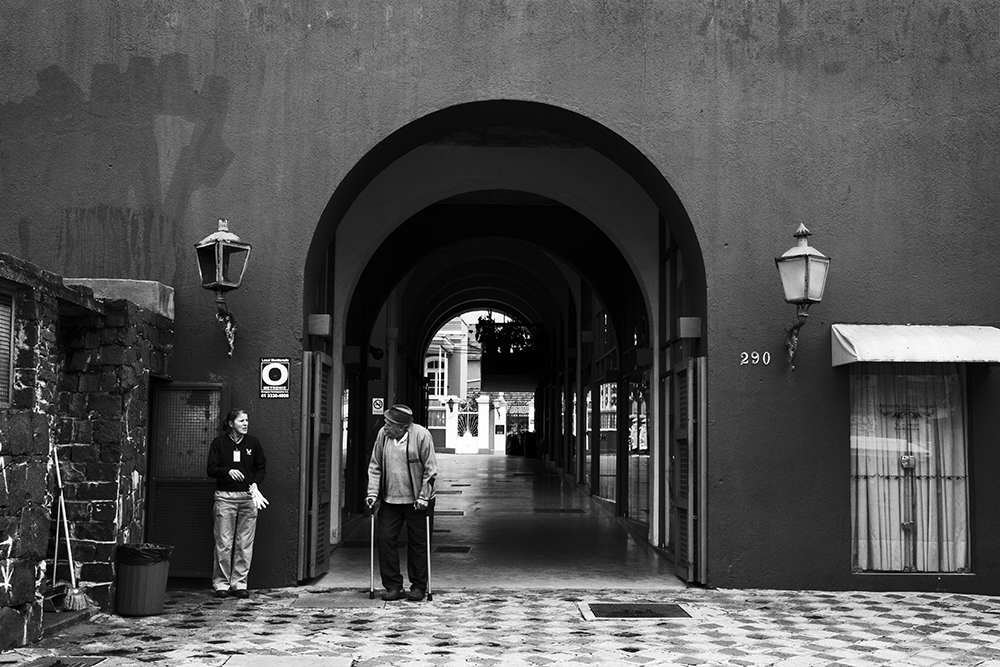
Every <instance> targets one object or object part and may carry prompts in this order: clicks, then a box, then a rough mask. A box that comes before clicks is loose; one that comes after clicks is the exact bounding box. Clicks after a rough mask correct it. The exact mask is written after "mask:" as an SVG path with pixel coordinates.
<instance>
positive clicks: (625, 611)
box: [579, 602, 691, 621]
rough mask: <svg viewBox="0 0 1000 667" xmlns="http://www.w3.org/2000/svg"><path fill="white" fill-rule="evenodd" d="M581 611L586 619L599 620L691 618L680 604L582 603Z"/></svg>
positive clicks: (580, 605) (580, 604)
mask: <svg viewBox="0 0 1000 667" xmlns="http://www.w3.org/2000/svg"><path fill="white" fill-rule="evenodd" d="M579 607H580V611H581V612H583V616H584V618H586V619H587V620H590V621H593V620H598V619H619V618H627V619H642V618H691V614H689V613H688V612H687V610H685V609H684V607H682V606H681V605H679V604H674V603H663V602H629V603H625V602H581V603H579Z"/></svg>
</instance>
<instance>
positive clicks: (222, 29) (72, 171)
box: [0, 0, 1000, 587]
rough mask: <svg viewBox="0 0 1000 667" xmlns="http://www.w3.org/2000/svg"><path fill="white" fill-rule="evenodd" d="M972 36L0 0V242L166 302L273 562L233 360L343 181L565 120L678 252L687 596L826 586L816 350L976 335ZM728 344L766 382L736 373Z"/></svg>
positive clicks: (369, 5) (279, 528)
mask: <svg viewBox="0 0 1000 667" xmlns="http://www.w3.org/2000/svg"><path fill="white" fill-rule="evenodd" d="M996 17H997V14H996V8H995V5H994V4H993V3H992V2H989V1H987V0H973V1H971V2H964V1H959V0H951V1H949V0H945V1H940V2H939V1H932V0H920V1H918V2H910V1H906V2H902V1H897V2H884V3H859V2H856V1H853V0H833V1H824V2H819V1H815V0H814V1H810V0H794V1H790V2H784V1H777V2H758V3H747V2H742V1H741V2H716V3H705V2H700V1H694V0H687V1H684V2H671V3H634V2H602V3H598V2H595V3H582V2H570V1H567V2H541V1H530V0H508V1H506V2H492V3H452V2H441V1H439V0H435V1H430V2H423V3H398V4H397V3H390V2H363V3H361V2H354V3H348V2H321V1H312V2H302V3H288V2H280V1H278V0H265V1H261V2H255V3H244V2H236V1H235V0H222V1H220V2H216V3H198V2H180V1H169V2H168V1H160V2H156V1H150V2H144V3H132V2H125V1H124V0H120V1H119V2H96V1H84V2H73V3H71V2H64V3H58V2H45V3H38V2H29V1H28V0H17V1H14V2H8V3H6V4H5V7H4V23H3V27H2V30H3V40H2V41H0V104H2V106H0V142H2V143H0V150H2V156H3V160H2V164H0V239H2V241H0V244H2V250H3V251H5V252H10V253H12V254H15V255H18V256H21V257H24V258H26V259H29V260H31V261H33V262H35V263H37V264H39V265H41V266H42V267H44V268H46V269H49V270H53V271H58V272H59V273H62V274H65V275H78V276H87V277H110V278H126V277H127V278H140V279H149V280H157V281H160V282H163V283H165V284H167V285H170V286H172V287H174V288H175V290H176V315H177V333H176V345H177V351H178V354H177V355H176V363H175V366H174V373H175V377H177V378H179V379H186V380H199V379H204V380H209V379H213V380H215V379H217V380H223V381H225V382H226V383H227V384H228V385H229V386H230V387H231V388H232V390H233V398H234V400H235V401H236V402H238V403H246V404H249V409H250V411H251V421H252V423H253V424H254V425H255V426H254V428H255V429H260V430H259V431H258V434H259V435H261V436H262V439H263V440H264V442H265V443H267V445H268V451H269V456H270V453H271V452H274V453H275V454H274V462H275V464H274V466H273V468H272V472H271V473H269V475H270V478H269V483H268V488H269V489H272V490H273V491H272V494H273V497H272V495H271V494H269V497H271V498H272V501H276V502H273V503H272V508H274V511H272V509H270V508H269V511H268V512H265V513H264V514H263V515H262V519H261V522H262V523H261V530H262V531H263V534H265V535H272V536H275V539H279V538H282V539H283V536H285V529H284V528H283V526H285V525H296V523H297V521H296V517H295V504H296V499H295V488H296V483H297V482H296V480H297V471H296V469H295V468H296V466H297V460H298V459H297V453H296V450H297V429H298V426H297V424H298V417H297V398H298V396H297V392H293V397H292V399H291V400H289V401H287V402H285V401H270V402H261V401H256V400H255V388H256V386H257V384H258V382H257V368H256V364H257V360H258V358H259V357H262V356H267V357H281V356H290V357H293V358H295V357H296V356H297V351H298V349H299V346H300V337H301V321H302V312H301V302H302V293H303V280H304V279H307V280H312V279H314V278H315V277H314V276H305V275H303V268H302V267H303V258H304V256H305V254H306V250H307V249H308V247H309V243H310V240H311V238H312V236H313V233H314V231H315V229H316V225H317V222H318V221H319V219H320V215H321V212H322V211H323V209H324V206H325V205H326V203H327V201H328V200H329V198H330V196H331V194H332V193H333V191H334V189H335V188H336V187H337V185H338V183H340V181H341V179H342V178H343V177H344V176H345V175H346V174H347V173H348V172H349V171H350V169H351V168H352V167H353V166H354V165H355V164H356V163H357V162H358V160H360V159H361V158H362V157H363V156H364V155H365V154H366V153H367V152H368V151H370V150H371V149H372V148H373V147H374V146H375V145H376V144H377V143H378V142H379V141H380V140H381V139H383V138H384V137H386V136H388V135H389V134H390V133H392V132H394V131H395V130H397V129H399V128H402V127H404V126H405V125H406V124H407V123H409V122H411V121H413V120H415V119H417V118H420V117H422V116H424V115H426V114H428V113H431V112H433V111H436V110H439V109H443V108H446V107H449V106H451V105H455V104H459V103H463V102H468V101H475V100H489V99H513V100H529V101H536V102H543V103H548V104H552V105H556V106H559V107H562V108H566V109H569V110H572V111H575V112H578V113H580V114H582V115H584V116H587V117H589V118H591V119H593V120H595V121H596V122H598V123H601V124H603V125H605V126H606V127H608V128H610V129H611V130H613V131H614V132H617V133H618V134H620V135H621V136H622V137H623V138H624V139H625V140H626V141H628V142H630V143H631V144H633V145H634V146H635V147H637V148H638V150H639V151H641V153H642V154H644V155H645V156H646V157H647V158H648V159H649V160H650V161H651V162H652V164H653V165H655V167H656V168H657V169H658V170H659V171H660V173H662V174H663V176H664V177H665V178H666V179H667V181H668V182H669V183H670V185H671V186H672V187H673V188H674V189H675V190H676V192H677V193H678V195H679V197H680V199H681V201H682V203H683V204H684V207H685V209H686V211H687V213H688V215H689V216H690V218H691V221H692V224H693V231H694V232H695V234H696V235H697V239H698V242H699V244H700V248H701V250H702V252H703V253H704V262H705V266H706V272H707V276H706V281H707V286H708V293H707V299H708V318H707V322H706V330H707V333H708V340H709V355H710V357H709V358H710V362H709V368H710V371H709V372H710V398H709V400H710V406H709V410H710V413H709V414H710V417H709V418H710V422H711V423H710V428H711V438H712V440H711V444H712V452H711V454H710V465H711V484H712V486H711V503H712V515H711V517H710V519H709V521H710V523H711V535H710V545H711V550H712V564H711V573H712V574H711V576H712V578H713V582H714V583H717V584H719V585H733V584H739V583H745V582H747V581H749V582H750V583H754V584H757V585H806V584H808V585H824V584H826V585H831V586H838V587H840V586H850V585H854V583H853V581H852V580H851V578H850V577H849V576H848V575H847V574H846V570H847V563H848V560H849V550H848V549H847V543H846V541H845V540H846V536H845V532H846V528H847V527H848V525H849V524H848V515H847V507H848V497H847V488H846V473H847V466H848V459H847V455H848V446H847V423H846V421H847V420H846V416H845V415H846V408H847V406H846V402H847V397H846V377H845V374H844V373H843V372H842V371H835V370H833V369H831V368H829V357H828V355H829V352H828V351H827V350H828V348H829V329H828V325H829V323H830V322H833V321H856V322H925V323H945V322H947V323H979V324H991V323H997V322H998V321H1000V316H998V312H997V306H996V305H995V304H996V300H995V299H993V298H992V295H993V294H995V293H996V291H997V290H996V287H997V285H996V282H997V279H996V278H994V277H993V276H992V272H990V271H989V270H988V267H991V266H992V263H993V258H994V257H996V256H997V251H998V250H1000V248H998V245H1000V240H998V238H997V235H995V234H991V233H989V232H990V230H991V221H992V220H995V219H996V218H997V217H998V213H1000V188H997V187H996V178H997V176H996V175H997V173H1000V170H998V166H1000V165H998V163H997V161H998V157H997V156H998V155H1000V150H998V148H1000V146H998V144H1000V132H998V131H997V130H998V127H997V124H998V121H997V118H998V117H1000V115H998V114H997V111H998V106H1000V92H998V91H1000V86H998V85H997V84H998V80H997V79H998V71H1000V67H998V65H1000V54H998V48H1000V47H998V43H1000V41H998V39H997V37H998V35H997V32H998V23H997V21H996ZM218 217H227V218H228V219H229V220H230V222H231V224H232V225H233V229H234V230H235V231H236V233H238V234H240V235H241V236H243V237H244V238H246V239H248V240H250V241H251V242H252V243H254V244H255V250H254V255H253V257H252V258H251V266H250V269H249V270H248V275H247V280H246V284H245V286H244V287H243V288H242V289H241V290H239V291H238V292H236V293H234V294H233V295H232V296H231V297H230V306H231V308H232V310H233V311H234V312H235V314H236V316H237V318H239V319H240V322H241V324H242V327H241V330H240V333H239V334H238V337H237V343H236V350H237V351H236V355H235V356H234V358H233V359H226V358H225V352H224V343H223V341H222V336H221V333H220V332H219V331H218V330H217V329H216V324H215V322H214V319H213V312H212V303H211V296H210V295H209V294H208V293H204V292H203V291H202V290H201V289H200V288H199V287H198V285H197V273H196V268H195V264H194V256H193V253H192V252H191V246H192V244H193V243H194V242H196V241H198V240H199V239H200V238H202V237H203V236H205V235H207V234H208V233H210V232H211V231H213V230H214V226H215V220H216V219H217V218H218ZM799 222H805V223H806V224H807V225H808V226H809V227H810V228H811V229H812V231H814V232H815V234H816V235H815V237H814V239H813V241H814V243H815V245H816V246H817V247H819V248H820V249H821V250H822V251H823V252H825V253H826V254H828V255H830V256H832V257H833V258H834V264H833V269H832V275H831V282H830V286H829V288H828V291H827V299H826V301H825V302H824V303H823V304H821V305H820V306H817V307H815V308H814V310H813V317H812V319H811V321H810V323H809V324H808V325H807V327H806V328H805V329H804V330H803V334H802V335H803V339H802V343H801V346H800V351H799V359H798V370H797V371H796V372H795V373H794V374H791V373H789V372H787V370H786V369H785V368H784V367H783V366H782V364H781V362H780V359H781V355H782V352H783V349H782V338H783V331H782V328H783V324H784V323H785V321H787V320H790V319H791V315H792V311H791V308H790V307H787V306H785V305H784V304H783V303H782V302H781V298H780V293H779V288H778V286H777V279H776V276H775V271H774V269H773V265H772V263H771V258H772V257H773V256H775V255H777V254H780V252H782V251H783V250H785V249H786V248H787V247H789V246H790V245H791V244H792V239H791V237H790V234H791V233H792V231H793V230H794V229H795V227H796V225H797V224H798V223H799ZM338 251H340V248H339V247H338ZM755 349H756V350H760V351H763V350H768V351H770V352H771V354H772V356H773V357H774V361H773V362H772V364H771V365H770V366H768V367H765V368H761V367H756V368H746V367H740V366H739V364H738V361H739V353H740V352H741V351H743V350H755ZM297 373H298V371H297V369H296V373H295V374H293V378H292V386H293V387H295V386H296V383H297V381H298V378H297ZM788 534H792V535H797V536H799V538H798V539H796V540H795V541H793V542H792V541H785V540H786V539H787V538H786V537H783V536H785V535H788ZM286 554H287V552H285V554H268V553H267V550H265V551H262V552H261V555H260V557H259V561H257V562H255V567H254V569H255V577H259V578H257V583H258V584H260V585H264V584H274V583H279V582H283V581H287V579H289V577H290V576H291V575H290V573H292V572H293V571H294V563H293V562H291V560H292V558H291V557H289V556H287V555H286ZM839 563H843V564H844V566H843V568H842V569H840V570H837V572H842V573H843V574H837V575H836V576H833V577H831V578H829V579H820V578H819V576H818V575H817V574H816V573H817V571H822V572H829V571H831V569H836V568H838V567H839ZM824 576H825V575H824ZM748 577H749V578H750V579H749V580H748Z"/></svg>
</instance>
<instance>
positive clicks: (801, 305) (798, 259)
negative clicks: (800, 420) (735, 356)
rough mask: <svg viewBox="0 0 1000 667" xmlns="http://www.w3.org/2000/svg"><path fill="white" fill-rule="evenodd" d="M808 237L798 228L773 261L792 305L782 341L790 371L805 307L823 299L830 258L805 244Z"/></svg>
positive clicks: (804, 314) (786, 297) (806, 309)
mask: <svg viewBox="0 0 1000 667" xmlns="http://www.w3.org/2000/svg"><path fill="white" fill-rule="evenodd" d="M811 235H812V233H811V232H810V231H809V230H808V229H806V226H805V225H799V228H798V229H797V230H796V231H795V238H796V239H798V242H797V243H796V244H795V246H793V247H792V248H790V249H789V250H788V251H786V252H785V254H783V255H782V256H781V257H777V258H775V260H774V263H775V264H777V265H778V273H779V274H780V275H781V285H782V287H784V288H785V301H787V302H788V303H794V304H795V306H796V308H795V310H796V312H795V314H796V316H797V318H798V321H796V322H792V323H791V324H789V325H787V326H786V327H785V331H786V332H787V333H788V338H787V340H786V341H785V346H786V347H787V348H788V365H789V366H791V367H792V370H793V371H794V370H795V363H794V361H795V349H796V348H797V347H798V345H799V329H801V328H802V326H803V325H804V324H805V323H806V318H808V317H809V312H808V311H809V306H811V305H812V304H814V303H819V302H820V301H822V300H823V290H824V289H826V277H827V274H828V273H829V270H830V258H829V257H827V256H826V255H824V254H823V253H821V252H820V251H819V250H816V248H813V247H812V246H810V245H809V240H808V239H809V237H810V236H811Z"/></svg>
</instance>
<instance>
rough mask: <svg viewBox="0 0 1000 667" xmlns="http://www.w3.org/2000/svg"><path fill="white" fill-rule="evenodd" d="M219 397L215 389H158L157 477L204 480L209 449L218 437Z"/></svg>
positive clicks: (205, 387) (207, 387)
mask: <svg viewBox="0 0 1000 667" xmlns="http://www.w3.org/2000/svg"><path fill="white" fill-rule="evenodd" d="M221 394H222V388H221V387H218V386H191V385H174V386H165V387H161V388H160V390H159V391H158V392H157V394H156V406H155V407H156V409H155V412H154V424H153V426H154V428H153V439H154V442H153V457H152V458H153V470H154V475H155V476H156V477H158V478H162V477H194V478H197V479H204V477H205V461H206V460H207V459H208V448H209V445H210V444H211V443H212V440H213V439H214V438H215V436H217V435H218V434H219V423H220V421H221V419H222V415H221V413H220V411H219V410H220V407H219V406H220V403H221V398H222V396H221Z"/></svg>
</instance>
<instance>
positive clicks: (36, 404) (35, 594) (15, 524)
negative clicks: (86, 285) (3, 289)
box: [0, 287, 59, 649]
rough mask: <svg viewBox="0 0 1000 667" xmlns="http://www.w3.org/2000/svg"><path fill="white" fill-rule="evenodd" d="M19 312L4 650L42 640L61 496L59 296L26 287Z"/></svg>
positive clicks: (1, 446) (0, 571)
mask: <svg viewBox="0 0 1000 667" xmlns="http://www.w3.org/2000/svg"><path fill="white" fill-rule="evenodd" d="M14 310H15V313H16V319H15V322H14V339H15V350H14V373H13V387H12V392H11V402H10V407H8V408H4V409H0V467H2V469H3V470H2V475H3V476H2V482H0V527H2V530H0V535H2V537H3V542H2V543H0V649H7V648H10V647H11V646H21V645H24V644H27V643H30V642H33V641H37V640H38V639H39V637H40V636H41V624H42V598H41V591H42V590H43V588H44V585H45V579H46V578H47V577H46V574H47V573H46V564H45V558H46V555H47V554H48V551H49V550H50V549H51V544H50V526H51V516H52V515H51V509H52V499H53V494H52V489H53V484H52V481H51V480H50V469H51V457H50V441H51V436H50V434H51V427H50V419H49V410H50V409H51V408H52V407H53V404H54V401H55V397H56V391H57V385H58V377H59V368H58V356H59V355H58V353H57V351H56V330H57V323H58V320H59V308H58V301H57V299H56V298H55V297H54V296H52V295H51V294H46V293H45V291H44V290H42V289H37V288H32V287H23V288H21V289H18V290H17V291H16V293H15V298H14Z"/></svg>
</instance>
